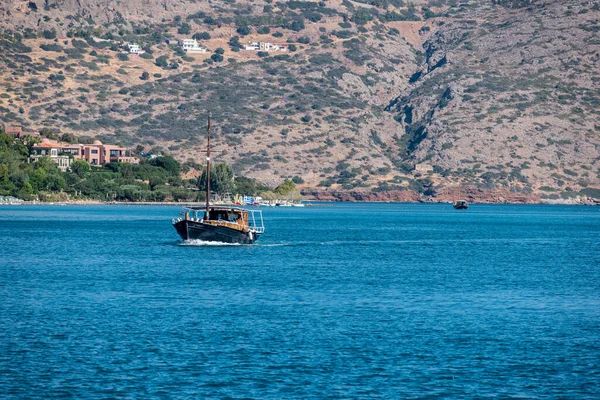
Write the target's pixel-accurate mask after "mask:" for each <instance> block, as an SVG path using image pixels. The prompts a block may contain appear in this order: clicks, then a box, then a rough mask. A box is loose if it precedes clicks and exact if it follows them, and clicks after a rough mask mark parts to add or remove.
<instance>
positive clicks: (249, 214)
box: [173, 115, 265, 244]
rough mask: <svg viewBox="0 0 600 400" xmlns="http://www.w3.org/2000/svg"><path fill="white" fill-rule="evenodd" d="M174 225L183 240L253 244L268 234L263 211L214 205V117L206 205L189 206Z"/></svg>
mask: <svg viewBox="0 0 600 400" xmlns="http://www.w3.org/2000/svg"><path fill="white" fill-rule="evenodd" d="M181 214H182V215H181V216H180V217H179V218H176V219H174V220H173V226H174V227H175V230H177V233H178V234H179V236H181V238H182V239H183V240H189V239H197V240H203V241H207V242H222V243H240V244H252V243H254V242H255V241H256V240H257V239H258V238H259V237H260V235H262V234H263V233H264V232H265V227H264V223H263V219H262V211H249V210H246V209H243V208H240V207H227V206H216V205H213V206H211V205H210V115H209V117H208V128H207V145H206V206H205V207H186V208H184V212H182V213H181Z"/></svg>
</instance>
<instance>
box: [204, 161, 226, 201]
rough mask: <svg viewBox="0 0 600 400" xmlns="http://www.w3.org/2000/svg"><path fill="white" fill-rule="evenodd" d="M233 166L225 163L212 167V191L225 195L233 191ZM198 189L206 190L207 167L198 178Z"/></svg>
mask: <svg viewBox="0 0 600 400" xmlns="http://www.w3.org/2000/svg"><path fill="white" fill-rule="evenodd" d="M234 188H235V186H234V183H233V168H232V167H231V166H230V165H227V164H225V163H220V164H215V165H213V166H211V168H210V189H211V191H213V192H215V193H217V194H219V195H224V194H226V193H233V191H234ZM198 189H200V190H206V169H204V171H203V172H202V175H201V176H200V178H199V179H198Z"/></svg>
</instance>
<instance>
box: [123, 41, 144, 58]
mask: <svg viewBox="0 0 600 400" xmlns="http://www.w3.org/2000/svg"><path fill="white" fill-rule="evenodd" d="M127 48H128V49H129V53H130V54H138V55H139V54H144V53H145V51H144V50H142V49H141V48H140V46H139V45H137V44H134V43H129V44H128V45H127Z"/></svg>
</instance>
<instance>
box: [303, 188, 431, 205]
mask: <svg viewBox="0 0 600 400" xmlns="http://www.w3.org/2000/svg"><path fill="white" fill-rule="evenodd" d="M302 195H303V196H305V197H307V198H310V199H312V200H316V201H351V202H362V201H364V202H397V203H417V202H419V201H420V200H421V199H420V198H419V195H418V194H417V193H415V192H413V191H412V190H389V191H385V192H369V191H347V192H346V191H335V190H331V191H329V190H326V191H320V190H317V189H306V190H304V191H303V192H302Z"/></svg>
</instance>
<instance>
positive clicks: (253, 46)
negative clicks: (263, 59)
mask: <svg viewBox="0 0 600 400" xmlns="http://www.w3.org/2000/svg"><path fill="white" fill-rule="evenodd" d="M244 50H250V51H288V44H287V43H269V42H248V44H247V45H246V46H245V47H244Z"/></svg>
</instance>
